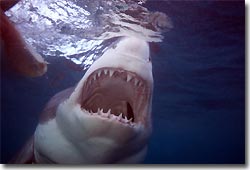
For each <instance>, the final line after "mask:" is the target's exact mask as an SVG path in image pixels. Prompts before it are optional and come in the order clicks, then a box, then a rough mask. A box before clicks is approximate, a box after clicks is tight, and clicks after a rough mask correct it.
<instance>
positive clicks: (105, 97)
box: [80, 68, 150, 124]
mask: <svg viewBox="0 0 250 170" xmlns="http://www.w3.org/2000/svg"><path fill="white" fill-rule="evenodd" d="M149 95H150V90H149V87H148V84H147V83H146V81H145V80H143V79H142V78H141V77H139V76H138V75H137V74H136V73H133V72H130V71H126V70H123V69H118V68H100V69H98V70H96V71H94V72H93V73H91V74H90V75H89V76H88V78H87V80H86V81H85V83H84V86H83V90H82V96H81V102H80V103H81V107H82V109H85V110H87V111H88V112H89V114H92V115H99V116H101V117H103V118H108V119H114V120H117V121H120V122H123V123H130V124H131V123H132V124H133V123H138V122H142V123H144V122H145V119H146V116H147V115H148V114H147V112H148V103H149Z"/></svg>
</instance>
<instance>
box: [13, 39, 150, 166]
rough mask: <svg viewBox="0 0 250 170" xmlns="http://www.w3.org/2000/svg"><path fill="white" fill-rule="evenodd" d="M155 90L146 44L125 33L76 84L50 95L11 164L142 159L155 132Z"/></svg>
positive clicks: (139, 160) (108, 161)
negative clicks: (30, 133)
mask: <svg viewBox="0 0 250 170" xmlns="http://www.w3.org/2000/svg"><path fill="white" fill-rule="evenodd" d="M152 93H153V75H152V63H151V60H150V50H149V45H148V43H147V42H146V41H145V40H142V39H139V38H134V37H123V38H122V39H121V40H120V41H119V42H118V43H117V44H116V46H114V47H112V48H110V49H108V50H107V51H106V52H105V53H104V54H103V55H102V56H101V57H100V58H99V59H97V60H96V61H95V62H94V63H93V64H92V65H91V67H90V68H89V69H88V70H87V72H86V73H85V75H84V76H83V77H82V79H81V80H80V81H79V82H78V84H77V85H76V86H75V87H72V88H69V89H66V90H64V91H62V92H59V93H58V94H56V95H55V96H54V97H52V98H51V100H50V101H49V102H48V103H47V105H46V107H45V109H44V110H43V112H42V114H41V117H40V121H39V124H38V126H37V128H36V130H35V132H34V135H33V136H32V137H31V138H30V140H29V141H28V142H27V143H26V144H25V146H24V147H23V149H22V150H21V151H20V152H19V153H18V154H17V155H16V157H15V158H14V159H13V160H12V161H11V163H58V164H84V163H87V164H93V163H139V162H141V161H142V160H143V159H144V157H145V154H146V151H147V143H148V139H149V137H150V134H151V131H152V125H151V109H152Z"/></svg>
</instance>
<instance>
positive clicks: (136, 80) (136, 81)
mask: <svg viewBox="0 0 250 170" xmlns="http://www.w3.org/2000/svg"><path fill="white" fill-rule="evenodd" d="M138 81H139V80H138V79H136V78H135V86H136V85H137V83H138Z"/></svg>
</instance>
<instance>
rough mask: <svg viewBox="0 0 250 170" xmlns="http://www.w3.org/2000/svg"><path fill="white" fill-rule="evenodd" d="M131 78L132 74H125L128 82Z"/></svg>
mask: <svg viewBox="0 0 250 170" xmlns="http://www.w3.org/2000/svg"><path fill="white" fill-rule="evenodd" d="M131 79H132V76H131V75H129V74H128V75H127V82H129V81H130V80H131Z"/></svg>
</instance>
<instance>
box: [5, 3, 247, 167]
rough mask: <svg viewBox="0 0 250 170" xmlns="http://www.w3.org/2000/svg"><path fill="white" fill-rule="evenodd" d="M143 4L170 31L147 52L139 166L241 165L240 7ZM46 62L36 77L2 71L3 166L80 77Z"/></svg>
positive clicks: (64, 63)
mask: <svg viewBox="0 0 250 170" xmlns="http://www.w3.org/2000/svg"><path fill="white" fill-rule="evenodd" d="M145 6H146V8H147V9H149V10H150V11H161V12H164V13H166V14H167V15H168V17H169V18H171V20H172V23H173V28H172V29H170V30H169V31H168V32H165V33H164V39H163V41H162V42H157V43H156V46H154V47H153V48H152V63H153V75H154V94H153V112H152V118H153V133H152V136H151V138H150V141H149V146H148V153H147V156H146V159H145V161H144V162H143V163H146V164H154V163H157V164H203V163H205V164H209V163H211V164H217V163H218V164H242V163H245V5H244V1H233V2H226V1H224V2H215V1H214V2H211V1H193V2H190V1H187V2H184V1H177V2H176V1H157V2H155V1H148V2H146V4H145ZM46 60H48V61H49V62H50V63H52V64H50V65H49V67H48V71H47V73H46V75H45V76H42V77H39V78H24V77H21V76H16V75H13V74H10V73H8V72H3V71H1V162H2V163H7V162H8V161H9V160H10V158H11V157H12V156H13V155H14V154H15V153H16V152H17V151H18V150H19V149H20V148H21V147H22V145H23V144H24V143H25V141H26V140H27V139H28V138H29V137H30V136H31V135H32V134H33V132H34V130H35V128H36V125H37V123H38V118H39V113H40V112H41V110H42V109H43V107H44V105H45V103H46V102H47V101H48V100H49V99H50V98H51V97H52V96H53V95H54V94H56V93H57V92H59V91H61V90H63V89H66V88H68V87H70V86H73V85H75V83H77V82H78V81H79V79H80V78H81V77H82V75H83V74H84V71H83V72H82V71H77V69H76V68H75V67H74V66H73V65H72V64H71V63H70V62H68V60H67V58H53V57H47V58H46ZM72 67H74V68H73V69H72Z"/></svg>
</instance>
